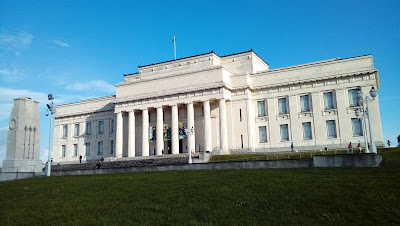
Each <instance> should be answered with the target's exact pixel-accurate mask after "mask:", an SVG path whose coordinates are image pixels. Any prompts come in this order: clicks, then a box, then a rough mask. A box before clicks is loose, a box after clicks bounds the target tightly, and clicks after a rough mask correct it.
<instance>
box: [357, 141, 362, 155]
mask: <svg viewBox="0 0 400 226" xmlns="http://www.w3.org/2000/svg"><path fill="white" fill-rule="evenodd" d="M357 147H358V153H359V154H361V153H362V148H361V144H360V143H358V145H357Z"/></svg>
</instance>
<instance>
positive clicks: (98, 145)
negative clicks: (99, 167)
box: [97, 141, 103, 155]
mask: <svg viewBox="0 0 400 226" xmlns="http://www.w3.org/2000/svg"><path fill="white" fill-rule="evenodd" d="M97 154H98V155H102V154H103V141H99V142H98V143H97Z"/></svg>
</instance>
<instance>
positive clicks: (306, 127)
mask: <svg viewBox="0 0 400 226" xmlns="http://www.w3.org/2000/svg"><path fill="white" fill-rule="evenodd" d="M303 139H304V140H311V139H312V132H311V122H304V123H303Z"/></svg>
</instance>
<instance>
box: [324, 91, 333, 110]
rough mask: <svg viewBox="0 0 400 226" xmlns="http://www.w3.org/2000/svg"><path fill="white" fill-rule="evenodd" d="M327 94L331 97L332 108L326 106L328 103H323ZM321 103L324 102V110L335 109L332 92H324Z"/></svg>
mask: <svg viewBox="0 0 400 226" xmlns="http://www.w3.org/2000/svg"><path fill="white" fill-rule="evenodd" d="M328 93H329V94H330V95H331V102H332V107H330V106H327V102H328V101H325V96H326V95H327V94H328ZM323 101H324V110H332V109H336V105H335V97H334V93H333V91H329V92H324V93H323Z"/></svg>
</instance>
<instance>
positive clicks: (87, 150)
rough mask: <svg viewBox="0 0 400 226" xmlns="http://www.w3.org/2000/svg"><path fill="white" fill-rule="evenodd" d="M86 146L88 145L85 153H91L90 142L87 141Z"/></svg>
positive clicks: (87, 154)
mask: <svg viewBox="0 0 400 226" xmlns="http://www.w3.org/2000/svg"><path fill="white" fill-rule="evenodd" d="M85 147H86V152H85V154H86V156H89V155H90V143H86V144H85Z"/></svg>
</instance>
